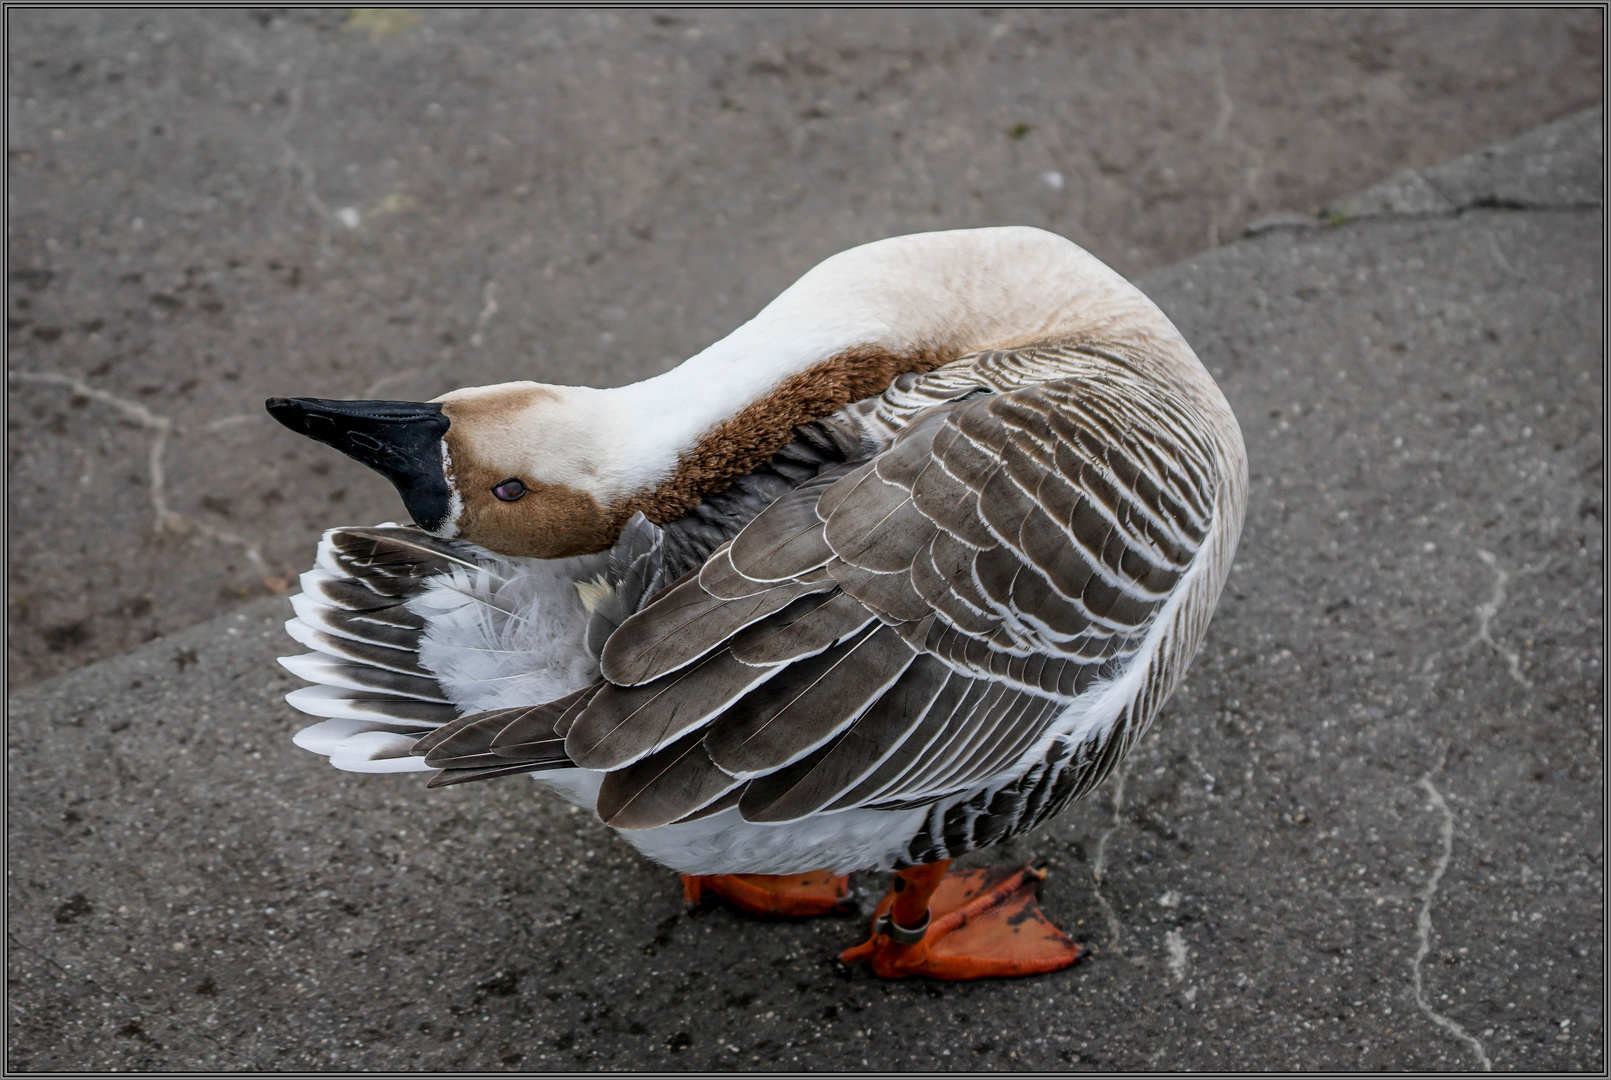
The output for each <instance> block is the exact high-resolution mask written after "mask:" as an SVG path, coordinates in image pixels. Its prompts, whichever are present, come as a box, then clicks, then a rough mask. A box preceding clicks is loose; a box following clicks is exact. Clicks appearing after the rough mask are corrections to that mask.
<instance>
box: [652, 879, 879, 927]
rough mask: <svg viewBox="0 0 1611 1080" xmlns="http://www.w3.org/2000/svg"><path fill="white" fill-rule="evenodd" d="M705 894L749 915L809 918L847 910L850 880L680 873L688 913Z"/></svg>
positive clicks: (848, 906) (848, 907)
mask: <svg viewBox="0 0 1611 1080" xmlns="http://www.w3.org/2000/svg"><path fill="white" fill-rule="evenodd" d="M707 893H712V894H715V895H716V896H720V897H721V898H722V899H724V900H726V901H727V902H728V903H730V904H732V905H733V906H734V907H736V908H738V909H740V910H741V911H747V912H749V913H750V914H752V915H770V916H774V917H781V918H794V919H801V918H809V917H812V916H816V915H833V914H839V913H843V912H846V911H849V910H850V905H849V903H848V899H847V898H848V896H849V893H850V878H849V877H848V876H844V875H839V874H830V873H828V872H827V871H826V870H819V871H816V872H813V873H810V874H781V875H779V874H684V875H682V899H683V903H685V904H687V905H688V909H689V910H690V911H692V910H693V909H694V908H697V907H698V906H699V905H700V903H701V902H702V901H703V900H704V898H705V895H706V894H707Z"/></svg>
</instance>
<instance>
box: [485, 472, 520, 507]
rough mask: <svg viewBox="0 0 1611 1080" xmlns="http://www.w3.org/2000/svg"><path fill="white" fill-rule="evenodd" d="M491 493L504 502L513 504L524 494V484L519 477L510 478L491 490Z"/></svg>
mask: <svg viewBox="0 0 1611 1080" xmlns="http://www.w3.org/2000/svg"><path fill="white" fill-rule="evenodd" d="M492 493H493V494H494V495H496V496H498V498H500V499H502V500H503V501H504V502H514V501H515V500H516V499H518V498H520V497H521V496H522V495H524V494H526V484H525V482H524V481H522V480H521V479H520V478H519V477H516V476H511V477H510V478H509V479H507V480H505V481H504V482H503V483H501V484H499V485H498V486H497V487H495V488H493V489H492Z"/></svg>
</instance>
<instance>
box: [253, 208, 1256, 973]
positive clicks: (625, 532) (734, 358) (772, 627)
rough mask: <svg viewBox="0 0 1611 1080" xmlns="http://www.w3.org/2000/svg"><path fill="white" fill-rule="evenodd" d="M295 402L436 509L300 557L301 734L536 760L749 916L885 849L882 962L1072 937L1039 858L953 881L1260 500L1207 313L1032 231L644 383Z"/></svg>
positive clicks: (358, 755)
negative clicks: (1041, 875) (1037, 895)
mask: <svg viewBox="0 0 1611 1080" xmlns="http://www.w3.org/2000/svg"><path fill="white" fill-rule="evenodd" d="M268 408H269V411H270V412H271V413H273V414H274V415H275V416H276V417H277V418H278V419H280V420H281V421H282V422H284V423H285V424H286V425H287V426H289V427H291V428H293V429H294V430H297V431H300V432H302V433H304V434H307V435H309V436H311V437H313V438H315V439H319V440H320V441H323V442H326V443H329V444H330V445H332V446H335V447H336V448H337V449H340V450H342V451H343V452H345V453H347V454H349V455H351V456H352V457H355V458H357V459H358V460H360V461H363V462H365V463H366V464H369V465H371V466H373V467H375V468H376V469H377V470H379V471H381V472H382V473H383V474H385V475H386V476H387V477H388V478H389V479H391V480H392V481H393V482H394V484H396V485H397V487H398V490H399V492H400V494H401V495H402V497H403V501H404V504H405V506H406V507H407V508H408V510H409V512H410V514H411V515H412V516H413V518H414V521H415V523H416V524H415V525H414V526H411V527H405V526H396V525H384V526H378V527H372V528H341V529H333V530H331V531H330V532H328V533H327V534H326V535H325V537H324V540H323V542H322V543H321V545H320V548H319V555H318V561H317V566H316V567H315V569H314V570H312V571H310V572H309V573H308V574H305V575H304V576H303V579H302V583H303V592H302V593H301V594H300V595H298V596H296V597H294V598H293V604H294V605H295V608H296V613H297V617H296V618H295V619H293V620H291V622H289V623H288V624H287V629H288V630H289V632H290V633H291V636H292V637H293V638H295V639H296V640H297V641H299V642H301V643H302V644H304V645H305V646H307V647H308V648H310V649H311V650H312V651H311V652H309V653H306V654H304V655H302V656H297V657H288V658H286V659H284V660H282V663H283V664H284V665H285V666H286V667H287V668H289V669H290V670H291V671H293V672H295V673H296V674H298V675H299V676H301V677H303V678H304V679H306V680H308V681H309V682H310V683H312V684H314V685H312V686H309V687H307V688H304V689H302V690H298V691H296V692H294V693H292V694H291V695H289V698H288V700H289V701H290V703H291V704H292V705H293V706H295V707H296V708H298V709H300V710H302V711H304V712H307V713H311V714H313V715H315V716H319V717H323V718H325V719H324V720H323V721H322V722H321V723H318V724H315V725H314V726H312V727H310V728H306V729H304V730H303V731H301V732H300V733H299V734H298V735H297V737H296V741H297V743H298V745H301V746H303V747H305V748H307V749H309V750H312V751H314V752H317V753H321V754H325V755H328V756H329V758H330V761H331V763H332V764H334V765H336V766H337V767H339V768H344V769H350V770H356V771H371V772H388V771H413V770H427V769H436V770H439V771H437V772H436V774H435V776H434V777H433V778H432V780H431V782H430V786H439V785H442V784H450V783H459V782H463V781H469V780H480V779H486V778H491V777H497V776H503V775H506V774H511V773H519V772H529V773H533V774H534V775H535V777H536V778H537V779H538V780H539V781H541V782H543V783H544V784H546V785H547V786H548V787H550V788H553V789H554V790H556V791H557V792H559V793H560V794H561V795H562V796H564V797H566V798H568V799H570V800H572V801H573V802H576V803H579V804H581V805H583V806H586V807H589V808H591V809H594V810H596V811H597V813H598V815H599V817H600V818H601V819H602V820H603V822H604V823H605V824H606V825H609V826H610V827H612V828H614V829H617V830H618V831H619V832H620V835H621V836H623V837H624V838H625V839H626V840H627V841H628V842H630V843H631V844H633V845H634V846H635V847H637V848H638V850H640V851H641V852H643V853H644V854H645V855H647V856H649V857H650V858H652V859H654V860H656V861H658V862H661V863H663V864H665V865H667V866H670V867H672V868H674V869H676V870H679V871H681V872H682V873H683V874H684V875H685V878H684V881H685V885H686V886H687V887H688V889H689V895H690V896H697V895H698V894H699V892H700V891H701V890H702V889H706V888H709V889H714V890H716V891H718V892H721V893H722V894H724V895H726V896H728V897H729V898H730V899H733V900H734V901H736V902H738V903H740V904H741V905H742V906H747V907H749V908H751V909H752V910H768V911H782V912H789V913H806V912H809V911H816V910H822V909H824V908H826V907H828V906H832V903H833V901H834V900H835V899H836V898H837V897H838V896H841V895H842V894H843V878H842V875H844V874H847V873H849V872H851V871H854V870H860V869H894V870H896V871H897V881H896V890H895V892H893V893H892V894H891V896H890V897H889V898H887V899H886V900H885V902H884V904H883V905H881V906H880V909H879V912H878V915H877V918H876V920H875V924H874V933H873V935H872V937H871V938H870V939H869V941H868V943H867V944H866V945H864V946H861V947H859V948H858V949H854V950H850V951H849V952H848V953H847V954H846V956H847V958H856V957H863V956H865V957H867V958H870V959H871V960H872V961H873V965H874V968H875V970H876V971H877V972H878V973H879V974H881V975H886V976H900V975H904V974H912V973H917V974H926V975H931V976H934V977H939V978H972V977H978V976H980V975H1003V974H1027V973H1031V972H1035V971H1045V970H1052V969H1055V968H1057V967H1061V966H1064V965H1066V964H1068V963H1072V962H1073V960H1074V959H1076V958H1077V957H1078V955H1079V950H1078V948H1077V947H1076V946H1075V945H1074V944H1073V943H1072V942H1070V941H1069V940H1068V939H1067V938H1066V937H1064V936H1063V935H1062V934H1061V932H1060V931H1058V930H1057V929H1056V928H1055V927H1053V926H1051V924H1050V923H1049V922H1047V921H1046V920H1045V919H1044V917H1043V916H1041V915H1040V914H1039V912H1038V909H1036V908H1035V907H1034V900H1033V890H1034V885H1035V881H1036V878H1037V875H1036V874H1035V873H1034V872H1030V871H1022V872H1018V873H1017V874H1014V875H1010V876H1003V875H1000V874H987V873H985V872H983V871H974V872H971V873H969V874H962V873H960V872H957V873H951V874H946V873H945V866H946V864H947V863H948V861H949V860H951V859H953V858H955V857H957V856H959V855H963V854H965V853H967V852H970V851H974V850H977V849H979V848H982V847H985V846H988V845H991V844H995V843H999V842H1000V841H1003V840H1005V839H1007V838H1009V837H1012V836H1016V835H1018V834H1020V833H1022V832H1024V831H1025V830H1028V829H1031V828H1034V827H1035V826H1037V825H1039V824H1040V823H1042V822H1044V821H1046V820H1048V819H1049V818H1050V817H1052V816H1053V815H1055V814H1057V813H1058V812H1060V811H1061V810H1062V809H1064V808H1065V807H1066V806H1068V805H1069V803H1071V802H1072V801H1073V800H1075V799H1077V798H1079V797H1080V796H1082V795H1084V794H1085V793H1087V792H1089V791H1090V790H1091V789H1092V788H1093V787H1095V786H1096V785H1097V784H1098V783H1100V782H1101V781H1102V780H1103V779H1104V778H1105V777H1106V776H1107V775H1108V774H1109V773H1111V772H1112V770H1113V768H1114V767H1115V765H1116V764H1117V763H1118V762H1119V761H1120V760H1121V759H1122V758H1123V757H1124V755H1125V754H1126V753H1127V752H1128V751H1129V749H1130V748H1131V747H1132V746H1133V745H1134V744H1135V742H1136V740H1137V739H1138V738H1140V736H1141V735H1142V734H1143V733H1144V732H1145V731H1146V729H1147V727H1148V725H1149V724H1150V723H1151V721H1152V719H1153V717H1154V716H1155V715H1156V714H1157V712H1158V710H1159V708H1160V707H1161V706H1162V705H1163V703H1164V701H1165V700H1166V699H1167V698H1168V697H1169V694H1170V692H1171V691H1172V690H1173V688H1174V687H1175V685H1176V684H1177V683H1178V682H1179V680H1180V678H1181V676H1182V675H1183V674H1184V672H1185V669H1186V666H1187V664H1188V663H1189V662H1190V660H1191V658H1192V656H1193V655H1194V654H1195V652H1196V651H1197V648H1198V646H1199V644H1200V643H1201V641H1202V639H1203V635H1204V633H1205V631H1206V629H1207V626H1208V621H1209V618H1210V616H1211V615H1212V613H1213V610H1214V606H1215V603H1216V601H1217V599H1218V596H1219V593H1220V590H1221V588H1222V586H1223V585H1224V583H1225V579H1226V575H1227V574H1228V572H1229V570H1230V565H1231V559H1232V555H1233V553H1234V550H1235V547H1236V541H1237V537H1238V535H1239V532H1240V528H1241V523H1242V514H1243V507H1244V504H1245V500H1246V491H1247V469H1246V457H1245V451H1244V449H1243V445H1242V439H1241V434H1240V431H1239V429H1238V427H1237V423H1236V420H1235V417H1234V416H1233V415H1232V413H1231V410H1230V407H1229V406H1228V405H1227V403H1226V401H1225V398H1224V397H1223V395H1222V394H1221V393H1220V391H1219V389H1218V387H1216V386H1215V384H1214V382H1213V380H1212V379H1211V378H1210V377H1209V374H1208V372H1207V371H1206V370H1205V369H1204V368H1203V366H1202V364H1201V363H1200V362H1199V361H1198V359H1197V357H1196V356H1195V355H1194V354H1193V352H1192V350H1191V348H1190V346H1188V345H1187V343H1186V342H1185V340H1184V339H1183V338H1182V337H1181V335H1180V333H1179V332H1178V331H1177V330H1176V329H1175V327H1174V326H1173V325H1172V324H1171V323H1170V321H1169V320H1168V319H1167V318H1166V317H1165V316H1164V315H1163V313H1162V312H1161V311H1159V310H1158V308H1157V307H1156V306H1155V305H1154V304H1153V303H1152V302H1151V301H1150V300H1148V299H1147V298H1146V297H1145V296H1143V295H1142V294H1141V292H1140V291H1138V290H1137V289H1136V288H1135V287H1134V286H1132V285H1130V284H1129V283H1128V282H1126V281H1125V280H1124V279H1123V278H1121V277H1120V276H1119V275H1118V274H1116V273H1114V272H1113V271H1112V270H1110V269H1109V268H1107V267H1106V266H1104V265H1103V264H1102V263H1100V262H1099V261H1097V260H1096V259H1095V258H1093V257H1092V256H1091V255H1089V254H1087V253H1086V252H1085V251H1083V250H1081V249H1080V248H1079V247H1077V246H1076V245H1074V244H1073V243H1070V242H1069V241H1067V240H1065V239H1063V238H1061V237H1058V236H1055V235H1053V234H1051V233H1047V232H1043V231H1040V230H1037V229H1029V228H995V229H978V230H967V231H956V232H941V233H927V234H920V235H914V236H904V237H897V238H893V239H889V240H883V241H879V242H877V243H872V244H868V245H865V246H863V247H858V248H854V249H851V250H849V251H846V252H843V253H841V254H839V255H836V256H834V257H833V258H831V259H828V260H826V261H825V262H823V263H822V264H820V265H819V266H817V267H816V268H815V269H813V270H812V271H810V272H809V273H808V274H806V275H805V276H804V277H803V278H801V279H800V281H798V282H797V283H796V284H795V285H793V286H792V287H790V288H789V289H788V290H786V291H785V292H784V293H783V294H782V295H781V296H779V297H778V298H777V299H776V300H775V301H773V302H772V303H771V304H769V305H768V306H767V307H766V308H765V309H764V310H762V311H761V312H760V313H759V314H758V315H757V316H756V317H755V318H754V319H752V320H751V321H750V322H748V323H746V324H745V325H744V326H742V327H740V328H739V329H738V330H736V331H734V332H733V333H732V334H731V335H729V336H728V337H726V338H724V339H723V340H722V341H719V342H717V343H716V344H714V345H712V346H711V347H710V348H708V349H706V350H704V351H703V352H701V353H700V354H698V355H697V356H695V357H693V358H691V359H690V360H688V361H687V362H685V363H684V364H682V365H680V366H679V367H677V368H675V369H673V370H672V371H669V372H667V373H665V374H663V375H660V376H657V377H655V378H652V379H648V380H645V381H643V382H640V383H636V384H633V385H631V386H625V387H619V388H615V389H610V390H598V389H592V388H587V387H562V386H549V385H540V384H536V383H527V382H522V383H505V384H501V385H497V386H488V387H477V388H471V389H466V390H459V391H454V392H453V393H450V394H446V395H444V396H442V397H441V398H438V399H436V400H435V401H433V402H425V403H419V402H364V401H332V400H320V399H308V398H292V399H283V398H282V399H272V400H271V401H270V402H269V403H268ZM897 894H898V895H897ZM931 912H932V913H933V916H934V917H933V918H932V920H931V919H930V913H931ZM1009 916H1010V918H1009ZM1025 931H1028V932H1027V933H1025Z"/></svg>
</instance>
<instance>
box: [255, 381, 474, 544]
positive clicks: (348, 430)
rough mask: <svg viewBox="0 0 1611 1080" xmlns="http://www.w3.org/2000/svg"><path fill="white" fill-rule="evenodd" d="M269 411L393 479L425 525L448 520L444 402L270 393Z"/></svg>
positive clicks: (300, 431)
mask: <svg viewBox="0 0 1611 1080" xmlns="http://www.w3.org/2000/svg"><path fill="white" fill-rule="evenodd" d="M263 404H264V406H265V407H266V408H267V409H268V411H269V415H270V416H272V417H274V419H276V420H278V421H279V422H280V423H282V424H284V425H285V426H286V427H288V428H290V429H291V430H292V431H295V432H297V433H298V434H300V435H306V436H307V437H308V438H310V439H316V440H318V441H319V442H322V443H324V444H325V445H327V446H333V447H335V448H336V449H337V450H340V451H341V452H342V453H343V454H346V455H347V456H348V457H350V458H352V459H353V460H354V461H360V462H362V463H364V464H365V465H368V466H369V467H370V468H371V469H374V470H375V471H376V472H378V473H380V474H381V475H382V476H384V477H385V478H386V479H388V480H390V481H391V482H392V483H393V484H394V485H395V486H396V487H397V493H398V494H399V495H401V496H402V497H403V505H404V506H406V507H407V508H408V512H409V513H410V514H411V515H413V517H414V521H415V523H416V524H418V525H419V526H420V527H422V528H424V529H428V530H431V531H433V532H434V531H436V530H438V529H440V528H442V526H444V525H446V524H447V523H448V522H447V516H448V505H449V500H450V499H451V498H452V494H453V492H452V490H451V489H450V488H449V487H448V483H447V477H446V476H445V475H444V474H443V472H442V436H443V435H445V434H447V429H448V424H449V420H448V418H447V417H446V416H444V415H442V406H441V405H438V404H434V403H431V402H424V401H334V400H330V399H328V398H269V399H268V400H267V401H266V402H264V403H263Z"/></svg>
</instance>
